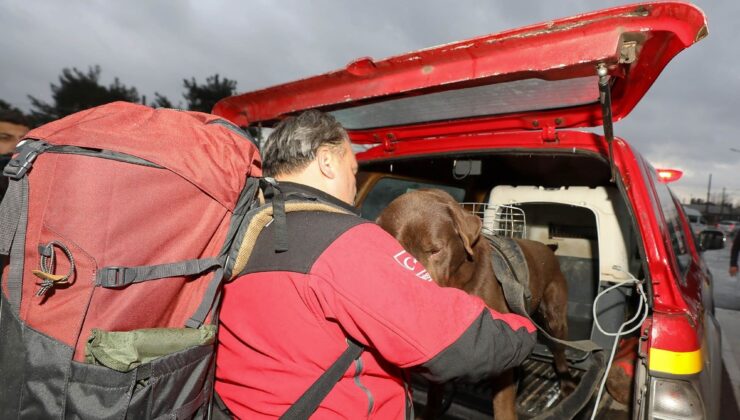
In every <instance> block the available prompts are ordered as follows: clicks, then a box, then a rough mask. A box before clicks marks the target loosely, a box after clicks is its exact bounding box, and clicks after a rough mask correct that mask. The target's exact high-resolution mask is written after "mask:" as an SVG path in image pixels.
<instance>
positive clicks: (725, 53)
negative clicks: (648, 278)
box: [0, 0, 740, 198]
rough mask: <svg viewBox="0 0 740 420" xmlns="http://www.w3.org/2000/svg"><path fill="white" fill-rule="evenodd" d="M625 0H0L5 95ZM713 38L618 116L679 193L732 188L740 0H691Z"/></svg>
mask: <svg viewBox="0 0 740 420" xmlns="http://www.w3.org/2000/svg"><path fill="white" fill-rule="evenodd" d="M623 3H624V2H620V1H585V0H583V1H569V2H553V1H545V0H542V1H526V2H513V1H505V0H499V1H491V0H488V1H483V0H471V1H466V2H459V1H443V0H434V1H415V2H411V1H409V2H399V1H392V0H382V1H373V2H359V1H354V2H350V1H330V0H316V1H310V2H306V1H299V0H286V1H270V0H254V1H249V2H244V1H227V0H218V1H207V2H204V1H196V0H192V1H172V0H156V1H141V0H139V1H127V2H111V1H88V0H66V1H63V2H62V1H51V0H46V1H33V2H29V1H23V0H5V1H3V2H2V3H0V27H2V28H3V35H2V37H0V56H2V59H1V60H0V74H1V75H2V77H1V78H0V98H2V99H4V100H7V101H9V102H11V103H13V104H15V105H16V106H19V107H21V108H24V109H28V107H29V102H28V99H27V98H26V95H27V94H31V95H34V96H36V97H39V98H42V99H48V98H49V96H50V89H49V83H50V82H56V79H57V77H58V75H59V73H60V71H61V69H62V68H63V67H72V66H76V67H79V68H86V67H87V66H88V65H94V64H100V65H101V66H102V68H103V79H104V82H106V83H107V82H110V81H112V79H113V77H119V78H120V79H121V81H122V82H123V83H125V84H127V85H131V86H135V87H137V88H138V90H139V92H140V93H141V94H145V95H147V97H150V98H152V97H153V94H154V92H155V91H158V92H160V93H163V94H165V95H167V96H168V97H169V98H170V99H172V100H174V102H177V101H181V100H182V97H181V94H182V79H183V78H189V77H191V76H195V77H196V78H198V79H199V80H203V79H204V78H205V77H206V76H208V75H211V74H213V73H217V72H218V73H220V74H221V75H222V76H226V77H229V78H231V79H235V80H237V81H238V90H239V91H242V92H243V91H249V90H254V89H258V88H262V87H266V86H270V85H273V84H278V83H282V82H286V81H290V80H294V79H297V78H302V77H307V76H310V75H314V74H317V73H322V72H326V71H330V70H334V69H336V68H339V67H343V66H344V65H346V64H347V63H348V62H350V61H351V60H353V59H355V58H357V57H361V56H371V57H374V58H376V59H378V58H384V57H388V56H392V55H396V54H401V53H404V52H407V51H410V50H415V49H421V48H427V47H430V46H434V45H438V44H442V43H447V42H453V41H457V40H460V39H465V38H469V37H473V36H478V35H484V34H488V33H493V32H499V31H502V30H506V29H509V28H514V27H518V26H522V25H528V24H532V23H536V22H541V21H547V20H553V19H556V18H559V17H565V16H569V15H572V14H576V13H581V12H586V11H590V10H596V9H600V8H604V7H611V6H615V5H619V4H623ZM696 3H698V4H699V5H700V7H702V8H703V9H704V11H705V12H706V13H707V16H708V20H709V33H710V36H709V37H708V38H706V39H704V40H702V41H701V42H700V43H699V44H697V45H696V46H694V47H692V48H690V49H689V50H687V51H684V52H682V53H681V54H679V55H678V56H677V57H676V58H675V59H674V60H673V62H672V63H670V64H669V65H668V67H667V68H666V70H665V71H664V74H663V75H661V77H660V78H659V79H658V80H657V82H656V83H655V85H654V86H653V87H652V88H651V90H650V91H649V92H648V94H647V95H646V97H645V98H644V100H643V101H642V102H641V103H640V104H639V105H638V106H637V107H636V108H635V110H634V111H633V112H632V114H631V115H629V116H628V117H627V118H626V119H625V120H624V121H621V122H619V123H617V124H616V126H615V129H616V134H617V135H619V136H622V137H624V138H626V139H628V141H630V143H631V144H632V145H633V146H634V147H636V148H637V149H638V150H639V151H641V152H642V153H644V154H645V155H646V157H647V158H648V159H649V160H651V161H652V162H654V163H655V164H656V166H657V165H668V166H674V167H680V168H682V169H684V170H685V171H686V175H685V177H684V179H682V180H681V181H679V182H678V183H676V184H675V185H674V187H673V188H674V190H675V191H677V192H678V193H679V195H681V196H682V197H685V198H688V197H691V196H695V197H703V196H704V194H705V189H706V181H707V176H708V173H710V172H711V173H713V185H714V186H715V187H717V188H721V187H722V186H725V187H727V188H728V190H729V191H730V192H731V193H732V192H734V193H735V194H736V195H737V196H738V197H739V198H740V181H739V180H738V177H737V176H736V170H737V167H738V165H737V164H736V162H738V159H740V154H739V153H733V152H731V151H729V149H730V148H731V147H735V148H739V149H740V140H738V136H737V135H736V134H735V132H736V131H737V130H736V129H735V127H734V122H735V119H736V116H737V113H738V109H740V108H739V107H738V105H740V104H739V103H738V101H739V99H738V92H740V72H738V71H737V67H738V64H740V54H737V51H738V46H737V40H738V39H740V36H738V35H740V29H738V25H737V22H738V21H740V2H710V1H708V0H706V1H698V2H696Z"/></svg>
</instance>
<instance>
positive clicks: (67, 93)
mask: <svg viewBox="0 0 740 420" xmlns="http://www.w3.org/2000/svg"><path fill="white" fill-rule="evenodd" d="M101 72H102V70H101V68H100V66H98V65H95V66H90V67H88V69H87V71H82V70H79V69H77V68H76V67H73V68H71V69H70V68H64V69H62V73H61V74H60V75H59V81H58V83H51V101H50V102H45V101H43V100H41V99H38V98H35V97H33V96H32V95H28V98H29V100H30V101H31V110H30V112H28V113H24V112H23V111H21V110H20V109H18V108H17V107H14V106H12V105H11V104H9V103H8V102H6V101H3V100H2V99H0V114H2V115H6V116H11V117H13V120H24V121H26V124H25V125H28V126H30V127H36V126H39V125H41V124H45V123H47V122H50V121H54V120H56V119H59V118H62V117H65V116H67V115H69V114H73V113H75V112H78V111H82V110H83V109H88V108H92V107H95V106H98V105H103V104H106V103H109V102H115V101H126V102H134V103H140V104H144V105H149V106H151V107H154V108H183V109H187V110H190V111H201V112H211V109H213V106H214V105H215V104H216V102H218V101H219V100H220V99H222V98H224V97H227V96H231V95H233V94H234V93H236V81H235V80H231V79H228V78H226V77H224V78H221V77H220V76H219V75H218V73H217V74H214V75H212V76H209V77H207V78H206V80H205V83H199V82H198V81H197V80H195V78H194V77H191V78H190V79H183V88H184V92H183V99H184V100H185V103H184V106H183V104H182V103H180V102H178V103H177V104H174V103H173V102H172V101H171V100H170V99H169V98H167V97H166V96H164V95H162V94H160V93H159V92H155V93H154V98H153V100H151V101H150V102H147V98H146V96H142V95H139V92H138V90H137V89H136V88H135V87H133V86H127V85H125V84H124V83H122V82H121V81H120V80H119V79H118V78H117V77H116V78H114V79H113V83H110V84H109V85H107V86H106V85H104V84H102V83H101V82H100V74H101Z"/></svg>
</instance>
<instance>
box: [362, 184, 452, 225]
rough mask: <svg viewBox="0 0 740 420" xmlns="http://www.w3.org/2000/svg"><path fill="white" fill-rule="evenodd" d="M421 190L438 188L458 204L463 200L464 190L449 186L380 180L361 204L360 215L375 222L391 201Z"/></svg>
mask: <svg viewBox="0 0 740 420" xmlns="http://www.w3.org/2000/svg"><path fill="white" fill-rule="evenodd" d="M422 188H439V189H442V190H445V191H447V192H448V193H449V194H450V195H451V196H452V197H454V198H455V200H457V201H458V202H461V201H463V199H464V198H465V190H464V189H462V188H457V187H451V186H449V185H440V184H430V183H426V182H418V181H409V180H405V179H398V178H390V177H386V178H381V179H380V180H379V181H378V182H376V183H375V185H373V188H372V189H371V190H370V192H369V193H368V194H367V196H366V197H365V200H364V201H363V202H362V209H361V215H362V217H364V218H365V219H368V220H375V219H377V218H378V216H379V215H380V212H381V211H383V209H384V208H386V206H388V204H390V203H391V201H393V200H395V199H396V197H398V196H400V195H402V194H404V193H406V192H409V191H413V190H418V189H422Z"/></svg>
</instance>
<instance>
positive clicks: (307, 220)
mask: <svg viewBox="0 0 740 420" xmlns="http://www.w3.org/2000/svg"><path fill="white" fill-rule="evenodd" d="M263 158H264V170H265V174H266V175H268V176H271V177H274V178H275V179H276V180H277V181H278V189H279V190H280V191H281V193H282V195H283V196H284V197H285V199H286V200H289V199H290V197H291V196H300V197H301V198H303V199H309V200H315V201H317V202H322V203H326V204H328V205H330V206H332V208H335V209H336V210H337V211H336V212H327V211H296V212H289V213H287V216H286V221H287V222H286V226H285V229H286V231H287V232H285V233H286V234H287V239H288V247H287V251H286V250H280V251H282V252H278V251H277V250H276V246H275V226H274V225H275V224H276V223H272V224H270V225H268V226H267V227H266V228H265V229H264V230H263V231H262V233H261V234H260V236H259V238H258V239H257V243H256V245H255V248H254V252H253V254H252V257H251V258H250V260H249V262H248V264H247V266H246V268H245V269H244V270H243V271H242V272H241V273H240V276H239V277H238V278H237V279H236V280H234V281H233V282H231V283H229V284H227V285H226V286H225V287H224V295H223V304H222V307H221V314H220V329H219V348H218V356H217V368H216V392H217V394H218V395H219V396H220V397H221V399H222V400H223V402H224V403H225V405H226V406H227V407H228V409H229V410H230V411H231V412H232V413H233V414H234V415H236V416H237V417H239V418H250V419H253V418H275V417H279V416H281V415H283V414H285V413H286V411H288V410H289V408H290V407H291V405H292V404H293V403H295V402H296V401H297V400H298V399H299V397H301V395H303V394H304V392H305V391H306V390H307V389H309V387H311V386H312V384H314V383H315V382H316V381H317V379H318V378H319V377H320V376H321V375H322V374H324V372H325V371H327V369H329V368H330V366H332V365H333V364H334V363H335V362H337V361H338V360H342V357H340V355H345V354H347V350H348V349H350V350H351V349H352V348H353V345H352V344H349V348H348V343H358V344H359V346H361V347H356V348H358V349H359V348H364V351H363V352H362V353H361V354H360V355H359V356H357V357H355V356H354V355H353V356H352V358H354V360H353V359H352V358H350V359H348V360H349V362H348V363H350V362H351V363H352V365H351V366H350V368H349V369H346V368H344V369H342V371H341V372H339V373H342V375H341V377H339V379H338V380H337V381H336V382H334V383H332V384H331V385H333V388H331V390H330V391H329V392H328V395H327V396H326V397H325V398H323V399H322V398H316V399H315V400H316V401H317V404H318V401H321V402H320V405H318V408H317V409H316V411H315V415H316V418H322V419H323V418H359V417H363V418H379V419H388V418H409V417H410V416H412V413H413V408H412V405H411V397H410V393H409V388H408V385H407V378H408V375H407V372H406V370H407V369H409V368H413V369H416V370H417V371H418V372H419V373H421V374H422V375H423V376H425V377H426V378H428V379H430V380H432V381H435V382H444V381H448V380H452V379H465V380H469V381H478V380H482V379H484V378H486V377H489V376H492V375H496V374H497V373H499V372H502V371H504V370H507V369H509V368H511V367H513V366H516V365H518V364H520V363H521V362H522V361H523V360H524V358H525V357H526V356H527V355H529V353H530V352H531V351H532V349H533V347H534V343H535V328H534V326H533V325H532V323H531V322H530V321H528V320H526V319H525V318H523V317H520V316H518V315H514V314H499V313H497V312H495V311H493V310H491V309H489V308H487V307H486V306H485V305H484V304H483V302H482V301H481V300H480V299H479V298H477V297H474V296H470V295H468V294H466V293H465V292H463V291H461V290H458V289H454V288H442V287H439V286H437V285H436V283H434V282H432V281H429V280H430V279H429V278H428V275H426V276H424V275H422V274H424V273H425V272H426V271H425V270H424V268H423V267H421V265H420V264H418V262H417V261H416V260H415V259H413V257H411V256H410V255H409V254H407V253H406V251H405V250H404V249H403V248H402V247H401V245H400V244H399V243H398V242H397V241H396V240H395V239H394V238H393V237H392V236H390V235H389V234H388V233H386V232H385V231H383V230H382V229H381V228H380V227H378V226H377V225H375V224H374V223H371V222H368V221H367V220H364V219H362V218H360V217H359V216H358V215H357V210H356V209H355V207H354V206H353V203H354V200H355V194H356V184H355V174H356V172H357V161H356V160H355V157H354V154H353V153H352V150H351V147H350V142H349V137H348V135H347V132H346V131H345V130H344V129H343V128H342V127H341V125H340V124H339V123H338V122H337V121H336V120H335V119H334V118H333V117H332V116H330V115H327V114H323V113H321V112H318V111H307V112H304V113H302V114H301V115H299V116H297V117H289V118H286V119H285V120H283V121H282V122H281V123H280V124H279V125H278V126H277V128H276V130H275V131H274V132H273V133H271V134H270V136H269V138H268V139H267V144H266V145H265V147H264V151H263ZM335 366H336V365H335ZM289 414H291V415H294V413H292V412H291V413H289ZM309 414H310V412H309V413H305V412H304V413H303V415H302V416H299V417H298V418H305V417H308V415H309ZM291 418H293V417H291Z"/></svg>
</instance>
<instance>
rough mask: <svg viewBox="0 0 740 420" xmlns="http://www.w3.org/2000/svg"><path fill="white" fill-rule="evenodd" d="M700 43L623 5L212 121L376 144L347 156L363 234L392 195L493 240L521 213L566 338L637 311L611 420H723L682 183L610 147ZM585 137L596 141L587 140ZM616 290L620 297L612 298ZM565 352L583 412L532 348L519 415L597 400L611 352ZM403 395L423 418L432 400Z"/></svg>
mask: <svg viewBox="0 0 740 420" xmlns="http://www.w3.org/2000/svg"><path fill="white" fill-rule="evenodd" d="M706 35H707V27H706V20H705V16H704V14H703V13H702V11H701V10H699V9H698V8H697V7H696V6H693V5H691V4H688V3H677V2H658V3H643V4H637V5H630V6H620V7H615V8H612V9H607V10H602V11H598V12H593V13H588V14H582V15H578V16H574V17H571V18H566V19H559V20H554V21H550V22H547V23H542V24H537V25H532V26H528V27H525V28H520V29H516V30H511V31H506V32H503V33H499V34H494V35H487V36H482V37H479V38H473V39H469V40H464V41H460V42H455V43H450V44H446V45H442V46H439V47H435V48H428V49H424V50H420V51H415V52H411V53H408V54H404V55H400V56H396V57H391V58H388V59H384V60H373V59H371V58H361V59H358V60H356V61H354V62H352V63H350V64H348V65H347V67H346V68H342V69H339V70H336V71H333V72H329V73H326V74H322V75H318V76H314V77H309V78H305V79H302V80H298V81H294V82H290V83H286V84H282V85H278V86H274V87H269V88H266V89H262V90H258V91H255V92H249V93H244V94H241V95H236V96H232V97H229V98H225V99H222V100H221V101H220V102H218V104H217V105H216V106H215V107H214V110H213V112H214V113H215V114H218V115H221V116H223V117H225V118H228V119H230V120H231V121H233V122H235V123H236V124H238V125H240V126H245V127H248V126H252V127H270V126H274V124H275V123H276V122H277V121H279V120H280V119H282V118H284V117H286V116H289V115H295V114H296V113H299V112H301V111H304V110H308V109H319V110H322V111H325V112H328V113H330V114H332V115H333V116H334V117H335V118H336V119H337V120H338V121H339V122H340V123H342V125H343V126H344V127H345V128H346V129H347V130H348V133H349V136H350V140H351V141H352V142H353V143H355V144H358V145H368V147H369V148H368V149H367V150H366V151H363V152H360V153H358V154H357V160H358V162H359V166H360V167H359V173H358V175H357V183H358V185H357V190H358V194H357V203H358V205H359V206H361V210H362V215H363V216H364V217H366V218H368V219H370V220H373V219H374V218H375V217H376V216H377V215H378V213H379V212H380V211H381V210H382V209H383V208H384V207H385V206H386V205H388V204H389V203H390V202H391V201H392V200H393V199H394V198H395V197H397V196H398V195H400V194H403V193H404V192H406V191H409V190H412V189H417V188H429V187H434V188H442V189H444V190H445V191H447V192H449V193H450V194H451V195H452V196H453V197H455V198H456V199H457V200H458V201H460V202H470V203H476V204H480V205H481V208H482V211H480V212H479V213H478V214H479V215H480V216H481V218H482V219H483V226H487V227H489V226H490V227H492V228H496V227H500V225H501V224H506V223H508V221H507V220H505V219H504V220H500V219H497V217H498V215H499V214H500V213H501V211H499V209H505V208H507V206H511V207H516V208H518V209H519V210H521V211H522V212H523V215H524V216H525V217H522V218H521V220H522V221H523V223H524V224H525V227H526V229H525V230H515V231H516V232H521V233H522V236H523V237H525V238H527V239H533V240H538V241H541V242H546V243H552V244H557V251H556V255H557V256H558V259H559V261H560V264H561V267H562V270H563V272H564V274H565V276H566V278H567V281H568V286H569V297H568V324H569V338H570V339H572V340H580V339H590V340H592V341H594V342H596V343H597V344H599V345H600V346H602V347H603V348H605V349H611V346H612V344H613V342H614V340H613V338H612V337H610V336H608V335H606V334H604V332H603V330H602V328H604V329H606V330H607V332H615V331H617V330H618V329H619V328H620V325H621V324H622V323H623V322H624V321H625V319H629V318H630V317H631V316H633V314H638V315H640V314H643V312H642V311H646V312H644V314H645V315H644V316H645V317H646V318H645V319H644V322H643V323H640V322H638V323H637V325H640V328H639V329H638V330H637V331H635V332H634V333H633V337H637V338H639V346H638V347H639V348H636V349H634V350H633V351H632V355H633V356H634V358H633V360H636V363H635V365H634V371H633V372H631V373H628V378H627V380H626V382H627V384H628V385H627V386H630V385H631V386H630V387H631V389H632V394H631V395H632V398H631V400H630V401H629V402H628V404H627V405H625V406H622V407H621V410H624V412H623V413H622V415H623V416H622V417H621V418H633V419H640V420H642V419H717V418H719V398H720V395H721V392H720V389H721V388H720V386H721V378H722V359H721V347H720V343H721V340H720V330H719V324H718V323H717V320H716V319H715V317H714V301H713V295H712V278H711V275H710V273H709V271H708V268H707V265H706V264H705V263H704V261H703V260H702V256H701V254H700V252H699V249H698V247H697V244H696V243H695V240H694V235H693V234H692V229H691V227H690V225H689V220H688V218H687V216H686V214H685V212H684V210H683V208H682V206H681V204H680V203H679V201H678V200H677V199H676V197H675V196H674V195H673V193H672V192H671V190H670V188H669V186H668V183H669V182H671V181H675V180H676V179H677V177H678V176H680V172H679V171H674V172H671V171H664V172H663V174H661V175H659V172H658V170H657V169H656V168H654V167H653V166H652V165H651V164H650V163H649V162H648V161H647V159H645V158H644V157H643V156H642V155H641V154H640V153H639V152H638V151H637V150H636V149H635V148H634V147H633V146H631V145H630V144H629V142H628V141H626V140H624V139H622V138H618V137H614V136H613V132H612V130H613V125H612V123H613V121H616V120H620V119H622V118H624V117H626V116H627V115H628V114H629V113H630V112H631V111H632V110H633V108H634V107H635V105H637V103H638V102H639V100H640V99H641V98H642V97H643V96H644V95H645V94H646V92H647V91H648V89H649V88H650V86H651V85H652V83H653V82H654V81H655V80H656V78H657V77H658V75H659V74H660V73H661V72H662V71H663V69H664V68H665V66H666V65H667V64H668V62H669V61H670V60H671V59H672V58H673V57H674V56H675V55H676V54H678V53H679V52H680V51H682V50H683V49H685V48H688V47H689V46H691V45H693V44H694V43H696V42H698V41H699V40H701V39H702V38H704V37H705V36H706ZM700 71H701V69H697V72H700ZM687 106H690V104H687ZM595 126H596V127H598V126H602V127H603V130H604V133H605V134H604V135H603V136H602V135H599V134H597V133H596V132H595V131H593V130H584V129H583V128H584V127H595ZM672 174H673V175H672ZM676 174H678V175H676ZM699 221H701V219H699ZM492 230H493V229H492ZM709 242H712V246H719V244H718V241H716V240H712V241H708V242H707V245H709ZM635 282H638V283H639V284H640V285H641V287H644V290H645V295H646V297H645V300H643V299H641V298H640V296H642V294H641V293H640V288H639V287H636V286H635V284H636V283H635ZM615 284H621V285H622V286H623V287H621V288H620V289H619V290H623V291H624V292H617V293H611V292H610V293H608V294H605V291H606V289H607V288H609V287H611V286H613V285H615ZM597 296H600V297H603V299H600V300H599V302H600V303H599V304H598V305H596V303H595V300H596V298H597ZM645 301H646V302H647V304H644V302H645ZM594 314H595V317H596V319H595V318H594ZM634 319H642V318H634ZM596 320H598V321H599V324H598V325H600V326H601V327H599V326H597V324H596V323H595V321H596ZM633 325H634V324H633ZM635 341H636V342H637V341H638V340H635ZM566 353H567V354H568V357H569V361H570V363H571V366H572V368H573V372H574V375H575V377H576V378H577V380H579V381H580V382H579V389H578V390H576V391H575V392H574V394H571V395H582V397H581V399H582V401H578V404H571V405H570V406H568V405H567V404H565V403H564V401H567V400H568V398H570V397H568V398H566V399H562V397H561V396H560V395H559V389H558V381H557V380H556V379H555V375H554V372H553V371H552V368H551V366H550V361H551V360H552V355H551V354H550V353H549V352H548V350H547V348H546V347H545V346H544V345H542V346H539V345H538V347H537V349H536V350H535V351H534V353H533V354H532V356H531V358H530V359H528V360H527V362H525V363H524V364H523V365H522V368H521V378H522V381H521V382H520V385H519V391H518V398H517V411H518V413H519V418H522V419H529V418H532V417H533V416H536V415H539V414H543V413H546V412H551V411H550V410H556V409H562V411H561V412H560V414H559V415H558V416H557V418H570V417H572V416H574V415H575V414H576V412H579V411H580V412H581V413H583V411H582V410H585V411H590V410H591V409H592V408H591V407H589V404H588V403H589V402H590V403H591V405H593V402H594V401H593V399H592V398H593V396H594V394H595V393H594V392H593V389H594V388H595V387H594V388H589V389H582V388H580V386H581V385H582V384H583V383H584V382H588V381H591V383H593V382H595V381H594V378H593V377H590V376H589V375H590V372H591V371H590V370H589V369H590V367H589V366H593V364H590V363H591V362H592V361H593V360H592V359H594V358H595V357H597V355H598V354H601V355H603V354H606V356H607V357H608V355H609V350H607V351H605V352H603V353H600V352H596V353H593V354H591V353H587V354H584V353H583V352H570V351H568V352H566ZM598 357H600V356H598ZM548 372H550V373H552V375H550V374H548ZM412 387H413V388H414V402H415V404H416V405H417V408H421V405H423V404H424V403H425V400H424V398H423V396H424V391H425V387H424V386H423V385H420V383H416V382H413V381H412ZM455 389H456V391H455V393H454V398H449V399H447V401H448V402H449V410H448V411H447V415H448V416H450V417H451V418H462V419H475V418H488V419H490V418H491V408H492V407H491V393H492V389H491V384H490V381H486V382H484V383H480V384H463V383H458V384H455ZM580 390H583V393H582V394H578V393H579V392H580ZM450 397H452V395H450ZM570 402H573V400H571V401H570ZM602 402H604V401H602ZM584 407H585V408H584ZM604 411H606V409H605V410H604ZM603 416H604V418H610V419H611V418H615V415H614V413H612V412H610V413H609V414H603ZM616 418H619V417H616Z"/></svg>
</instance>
